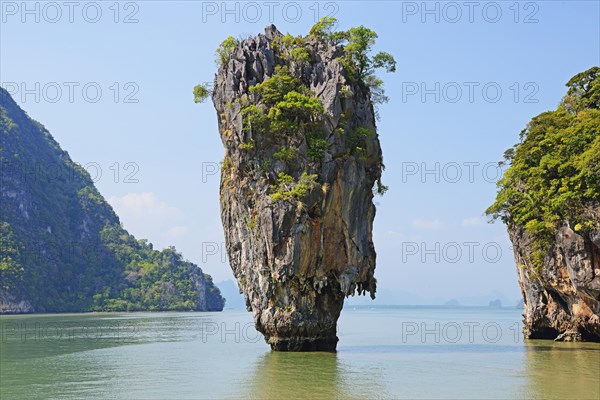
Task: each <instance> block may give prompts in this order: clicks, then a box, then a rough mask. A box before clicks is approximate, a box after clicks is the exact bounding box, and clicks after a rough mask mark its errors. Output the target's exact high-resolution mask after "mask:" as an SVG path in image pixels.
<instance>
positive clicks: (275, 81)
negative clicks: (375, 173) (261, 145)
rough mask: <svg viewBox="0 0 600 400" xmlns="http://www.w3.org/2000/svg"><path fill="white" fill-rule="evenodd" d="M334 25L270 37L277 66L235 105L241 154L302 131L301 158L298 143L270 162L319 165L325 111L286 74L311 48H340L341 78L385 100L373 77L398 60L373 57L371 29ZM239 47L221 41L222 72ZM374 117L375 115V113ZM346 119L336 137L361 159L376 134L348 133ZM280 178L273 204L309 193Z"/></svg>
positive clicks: (200, 97) (197, 90)
mask: <svg viewBox="0 0 600 400" xmlns="http://www.w3.org/2000/svg"><path fill="white" fill-rule="evenodd" d="M336 24H337V20H336V19H335V18H333V17H324V18H322V19H321V20H320V21H319V22H317V23H316V24H315V25H314V26H313V27H312V28H311V30H310V33H309V35H308V36H306V37H302V36H292V35H290V34H286V35H282V36H276V37H275V38H273V40H272V41H271V42H270V47H271V49H272V50H273V53H274V56H275V59H276V63H277V64H278V65H276V67H275V71H274V73H273V75H272V76H270V77H268V78H267V79H265V80H264V81H263V82H261V83H257V84H255V85H252V86H250V87H249V90H248V91H249V94H247V95H243V96H242V97H241V98H239V99H236V100H235V101H236V102H238V103H239V104H240V108H241V113H242V117H243V124H244V133H245V134H246V136H247V137H248V140H247V141H246V142H244V143H241V144H240V148H241V149H243V150H246V151H252V150H254V148H255V141H257V140H262V141H263V142H264V141H265V140H267V141H272V142H273V144H274V145H275V142H276V141H277V140H278V139H283V140H285V139H286V138H290V139H291V138H292V137H293V136H294V135H296V134H297V133H298V132H300V133H301V134H302V135H303V137H304V140H303V142H304V143H306V151H305V153H304V154H303V153H302V152H301V151H299V147H301V146H299V143H298V141H297V140H288V141H289V143H285V145H284V146H283V147H281V148H280V149H279V151H277V152H276V153H275V154H274V155H273V158H274V159H279V160H283V161H285V162H286V163H287V164H289V163H293V162H297V161H298V159H299V158H305V159H306V163H307V164H308V165H311V164H312V165H314V166H316V165H318V164H319V163H320V162H321V161H322V158H323V155H324V154H325V152H326V150H327V149H328V147H329V145H330V143H329V142H328V141H327V140H326V138H325V137H323V134H322V125H323V119H324V116H325V110H324V109H323V105H322V104H321V102H320V101H319V100H318V99H317V97H316V95H315V93H313V92H312V91H311V89H310V87H309V86H308V85H307V84H306V83H305V82H302V80H301V79H300V78H299V77H297V76H294V74H293V73H292V72H291V71H290V67H292V68H294V69H301V68H302V66H303V65H306V64H307V63H310V62H311V57H312V56H311V54H314V48H312V49H311V46H315V45H316V44H317V43H321V44H327V45H333V46H336V47H338V46H339V47H338V48H339V49H340V50H341V51H339V52H338V55H337V56H336V58H337V59H339V60H340V62H341V64H342V65H343V66H344V69H345V76H346V77H347V79H348V80H349V81H350V82H352V83H357V84H358V85H359V86H360V87H361V88H363V89H364V90H365V91H366V92H367V93H368V96H369V98H370V100H371V102H370V104H371V105H373V104H378V103H383V102H387V101H388V98H387V97H386V96H385V91H384V89H383V81H382V80H381V79H379V78H378V77H377V76H376V75H375V72H376V71H377V70H378V69H382V68H383V69H385V70H386V71H387V72H395V71H396V61H395V60H394V58H393V56H392V55H391V54H389V53H386V52H378V53H377V54H375V55H371V52H372V47H373V46H374V45H375V40H376V39H377V34H376V33H375V32H373V31H372V30H371V29H369V28H366V27H364V26H362V25H361V26H359V27H355V28H350V29H349V30H347V31H335V30H334V27H335V25H336ZM238 45H239V41H238V40H236V39H234V38H233V37H231V36H230V37H228V38H227V39H225V40H224V41H223V42H222V43H221V44H220V45H219V47H218V48H217V50H216V53H215V54H216V60H215V62H216V64H217V65H219V66H222V67H224V66H225V65H226V64H227V63H228V62H229V61H230V60H231V58H232V55H233V53H234V52H235V51H236V47H237V46H238ZM348 90H349V87H344V88H342V91H343V92H344V93H347V91H348ZM193 93H194V101H195V102H196V103H200V102H203V101H204V100H205V99H207V98H208V97H209V96H210V95H211V94H212V90H211V89H210V87H209V85H208V84H200V85H197V86H195V87H194V90H193ZM229 106H230V107H234V104H233V103H230V104H229ZM373 112H374V114H375V115H376V116H377V111H376V110H375V109H373ZM345 118H346V117H345V116H343V118H342V120H341V121H340V123H339V126H338V128H337V130H336V134H338V135H342V136H344V137H345V140H346V143H347V144H348V145H347V146H346V147H347V151H346V154H345V157H349V156H350V155H356V156H357V157H358V158H361V159H364V153H365V152H366V147H367V140H368V139H369V137H372V136H373V135H374V134H375V132H374V130H373V129H371V128H368V127H364V126H356V127H352V128H346V126H345ZM273 158H267V159H264V160H263V161H262V162H261V164H262V165H263V169H264V170H268V169H269V167H271V166H272V165H273V161H274V159H273ZM312 172H314V171H312ZM302 174H303V175H302V176H303V177H315V178H313V181H314V179H316V175H315V174H314V173H311V171H308V170H304V171H303V172H302ZM284 175H286V176H285V177H284V178H288V177H289V178H291V179H292V180H293V178H292V177H290V176H289V175H287V174H285V173H284ZM301 178H302V177H298V179H301ZM280 179H281V174H279V176H278V179H277V182H276V184H275V185H273V186H272V187H273V188H275V191H274V192H273V193H272V194H271V196H270V197H271V199H273V200H274V201H280V200H287V201H290V200H292V199H294V200H298V201H300V200H301V198H302V196H299V195H298V194H302V193H304V194H305V193H306V192H307V191H306V190H303V189H304V188H305V187H306V182H300V181H297V182H294V181H292V182H283V181H280ZM304 179H306V178H304ZM282 185H291V186H293V187H294V188H295V189H296V192H295V193H294V194H290V193H288V192H289V190H285V189H282ZM387 190H388V187H387V186H386V185H384V184H383V183H382V182H381V178H378V179H377V185H376V186H375V192H376V193H378V194H380V195H383V194H385V192H386V191H387ZM286 193H288V194H286Z"/></svg>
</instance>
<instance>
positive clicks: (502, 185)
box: [486, 69, 600, 268]
mask: <svg viewBox="0 0 600 400" xmlns="http://www.w3.org/2000/svg"><path fill="white" fill-rule="evenodd" d="M593 70H594V69H592V70H589V71H593ZM589 71H587V72H589ZM587 72H586V73H583V74H578V75H576V77H575V78H577V79H575V78H573V79H572V80H570V81H569V83H568V84H567V86H569V93H570V94H569V93H568V94H567V97H570V99H569V101H568V102H566V103H565V102H563V103H562V104H561V106H559V107H558V109H557V110H555V111H549V112H544V113H542V114H540V115H538V116H537V117H535V118H533V119H532V120H531V122H530V123H529V124H528V125H527V128H526V129H525V130H524V131H523V132H521V143H519V144H518V145H515V147H514V148H513V149H509V150H508V151H506V152H505V157H506V160H505V162H506V163H510V168H509V169H508V170H507V171H506V172H505V174H504V176H503V177H502V179H501V180H500V181H499V182H498V188H499V190H498V194H497V196H496V201H495V202H494V204H492V205H491V206H490V207H489V208H488V209H487V211H486V212H487V213H488V214H489V215H491V216H492V217H493V218H494V219H496V218H501V219H502V220H503V221H504V222H506V223H509V224H516V225H517V226H522V227H525V229H526V230H527V232H528V233H529V234H530V236H531V237H532V238H533V242H532V243H533V249H534V252H533V254H532V257H531V258H532V259H531V260H530V263H531V264H532V265H533V266H534V267H536V268H539V267H540V266H541V264H542V262H543V258H544V256H545V254H546V252H547V249H548V246H549V245H550V244H551V243H552V241H553V239H554V236H555V234H556V231H557V228H558V226H559V224H560V223H561V222H562V221H564V220H567V221H569V222H571V223H572V224H574V225H575V226H579V230H580V231H582V232H584V231H585V230H589V229H591V228H592V227H594V226H596V224H597V221H595V220H594V218H593V217H591V216H590V215H589V214H588V213H587V207H586V206H587V205H588V204H590V203H591V202H596V201H598V200H600V185H599V179H600V178H599V177H600V175H599V174H598V173H599V172H600V167H598V165H600V163H599V161H600V110H599V109H598V103H597V102H595V101H593V100H591V99H593V98H594V92H595V90H596V89H597V88H598V83H599V82H600V77H599V76H598V75H597V74H595V75H593V74H592V75H593V76H595V78H594V80H593V81H589V80H588V78H589V76H590V75H591V74H589V73H587ZM582 77H583V78H582ZM582 79H583V80H584V81H586V83H585V84H582V83H581V82H582ZM573 85H575V87H577V89H573V87H574V86H573ZM573 105H575V106H573Z"/></svg>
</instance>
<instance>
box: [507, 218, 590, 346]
mask: <svg viewBox="0 0 600 400" xmlns="http://www.w3.org/2000/svg"><path fill="white" fill-rule="evenodd" d="M596 213H597V215H600V207H597V208H596ZM508 231H509V235H510V239H511V241H512V243H513V247H514V254H515V261H516V264H517V275H518V278H519V285H520V286H521V291H522V293H523V298H524V300H525V301H524V303H525V310H524V314H523V317H524V320H523V322H524V324H525V326H524V333H525V337H527V338H530V339H556V340H564V341H578V340H591V341H600V231H595V232H592V233H591V234H590V235H589V236H588V235H584V236H582V235H579V234H578V233H577V232H575V231H574V230H573V229H572V227H571V226H570V225H569V223H568V222H567V221H565V222H564V223H563V225H562V226H561V227H560V229H559V230H558V233H557V234H556V238H555V241H554V243H553V245H552V246H551V248H550V249H549V250H548V252H547V254H546V256H545V258H544V263H543V268H540V269H538V270H535V269H532V268H528V267H525V265H526V264H527V263H526V261H525V260H526V259H527V256H528V255H529V254H531V252H532V248H531V246H532V244H531V239H530V237H529V236H528V235H527V232H526V230H525V229H523V228H519V227H516V226H515V225H509V227H508Z"/></svg>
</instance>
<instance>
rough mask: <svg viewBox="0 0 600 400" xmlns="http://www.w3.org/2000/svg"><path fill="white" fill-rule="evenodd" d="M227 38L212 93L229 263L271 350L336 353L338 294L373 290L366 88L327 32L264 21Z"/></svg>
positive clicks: (371, 140) (373, 167) (372, 167)
mask: <svg viewBox="0 0 600 400" xmlns="http://www.w3.org/2000/svg"><path fill="white" fill-rule="evenodd" d="M231 46H232V49H231V53H230V54H231V55H230V57H229V58H226V59H224V60H223V64H222V66H221V67H220V68H219V70H218V73H217V75H216V77H215V82H214V90H213V93H212V100H213V103H214V106H215V108H216V111H217V113H218V117H219V132H220V135H221V140H222V142H223V145H224V147H225V158H224V161H223V165H222V170H221V188H220V198H221V219H222V222H223V227H224V230H225V239H226V245H227V252H228V256H229V263H230V265H231V268H232V270H233V273H234V275H235V277H236V279H237V282H238V285H239V287H240V289H241V291H242V292H243V294H244V298H245V301H246V306H247V308H248V310H249V311H251V312H252V314H253V317H254V322H255V325H256V328H257V329H258V330H259V331H260V332H262V333H263V334H264V336H265V339H266V341H267V343H269V344H270V345H271V348H272V349H273V350H281V351H334V350H335V348H336V344H337V341H338V338H337V336H336V324H337V319H338V317H339V315H340V312H341V310H342V306H343V302H344V298H345V297H346V296H349V295H354V294H355V293H356V292H358V293H359V294H365V293H366V292H369V293H370V295H371V297H372V298H374V297H375V289H376V280H375V278H374V276H373V274H374V270H375V249H374V246H373V241H372V227H373V219H374V217H375V207H374V205H373V186H374V185H375V183H376V182H378V187H381V186H380V181H379V180H380V177H381V170H382V167H383V164H382V156H381V149H380V145H379V139H378V135H377V132H376V127H375V118H374V110H373V105H372V104H371V100H370V92H369V89H368V87H367V86H366V85H365V84H364V82H362V81H361V80H360V79H352V77H351V76H350V75H349V74H348V73H347V70H346V67H345V66H344V65H345V64H344V62H343V59H342V57H343V54H344V49H343V48H342V46H338V45H336V44H335V43H333V42H331V41H326V40H322V39H319V38H317V37H311V36H309V37H305V38H300V37H293V36H290V35H286V36H283V35H282V34H281V33H280V32H279V31H278V30H277V28H275V26H273V25H271V26H268V27H267V28H266V29H265V34H264V35H262V34H261V35H258V36H256V37H250V38H247V39H245V40H241V41H239V42H238V41H235V42H233V43H232V44H231Z"/></svg>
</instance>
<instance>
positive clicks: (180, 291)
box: [0, 88, 225, 313]
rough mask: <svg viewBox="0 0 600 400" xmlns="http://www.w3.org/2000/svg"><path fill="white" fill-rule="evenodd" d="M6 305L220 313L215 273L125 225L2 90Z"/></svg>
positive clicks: (1, 233)
mask: <svg viewBox="0 0 600 400" xmlns="http://www.w3.org/2000/svg"><path fill="white" fill-rule="evenodd" d="M0 138H1V143H0V166H1V174H0V184H1V186H0V196H1V204H2V210H1V211H2V212H1V215H0V249H1V253H0V313H30V312H37V313H41V312H86V311H166V310H186V311H187V310H197V311H220V310H222V309H223V306H224V303H225V299H223V297H222V296H221V294H220V291H219V289H218V288H217V287H216V286H215V285H214V284H213V281H212V278H211V277H210V275H207V274H204V273H203V272H202V270H201V269H200V267H198V266H197V265H195V264H193V263H191V262H189V261H186V260H184V259H183V257H182V255H181V254H179V253H178V252H177V251H176V250H175V248H174V247H171V248H167V249H164V250H162V251H158V250H155V249H154V248H153V247H152V244H150V243H148V241H146V240H138V239H136V238H135V237H134V236H133V235H131V234H129V233H128V232H127V231H126V230H125V229H124V228H123V226H122V225H121V223H120V221H119V217H118V216H117V215H116V214H115V212H114V211H113V209H112V207H111V206H110V205H109V204H108V203H107V202H106V200H105V199H104V197H102V195H101V194H100V193H99V192H98V190H97V189H96V188H95V186H94V183H93V181H92V179H91V177H90V175H89V174H88V172H87V171H86V170H85V169H83V168H82V167H81V166H80V165H78V164H76V163H75V162H74V161H73V160H71V158H70V157H69V154H68V153H67V152H66V151H64V150H62V149H61V148H60V146H59V144H58V143H57V142H56V141H55V140H54V139H53V137H52V135H51V134H50V132H48V131H47V130H46V129H45V128H44V127H43V125H41V124H40V123H38V122H36V121H34V120H32V119H31V118H29V117H28V116H27V114H26V113H25V112H24V111H23V110H22V109H21V108H20V107H19V106H18V105H17V104H16V103H15V101H14V100H13V99H12V98H11V96H10V95H9V93H8V92H7V91H6V90H4V89H2V88H0Z"/></svg>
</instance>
